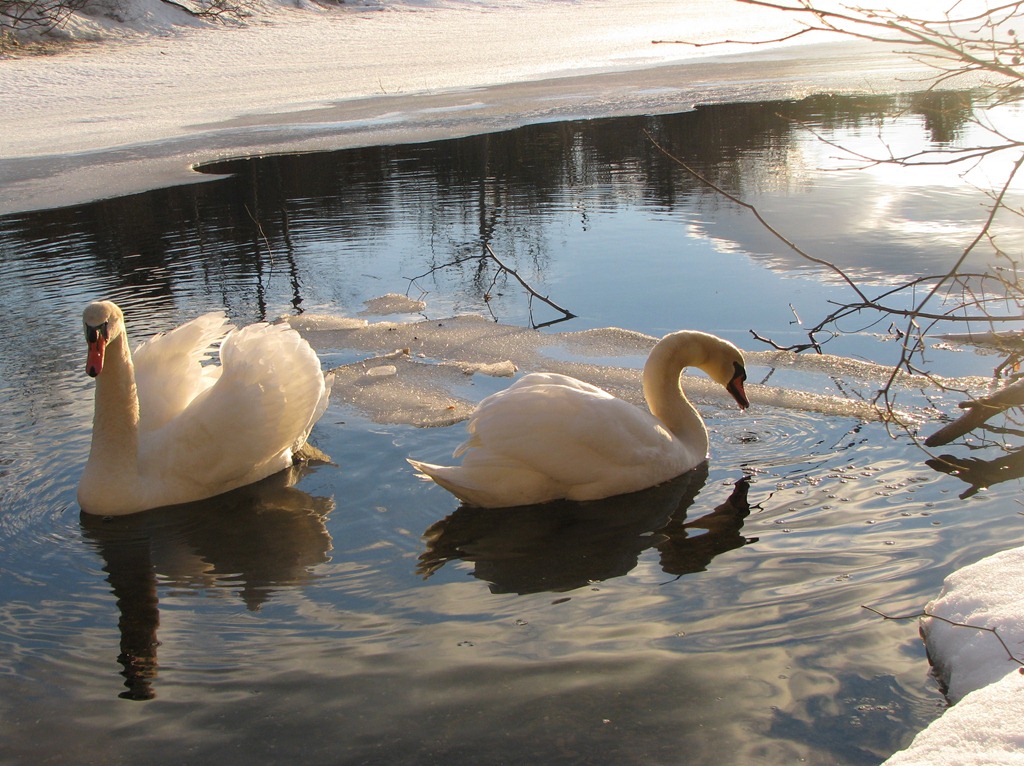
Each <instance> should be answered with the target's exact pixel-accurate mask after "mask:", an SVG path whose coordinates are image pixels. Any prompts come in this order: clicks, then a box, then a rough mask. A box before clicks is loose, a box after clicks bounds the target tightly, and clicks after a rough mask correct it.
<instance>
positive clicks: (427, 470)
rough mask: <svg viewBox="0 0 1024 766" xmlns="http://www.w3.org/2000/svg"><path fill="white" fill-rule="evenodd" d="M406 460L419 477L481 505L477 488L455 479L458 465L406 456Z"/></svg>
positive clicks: (469, 501) (460, 497) (458, 496)
mask: <svg viewBox="0 0 1024 766" xmlns="http://www.w3.org/2000/svg"><path fill="white" fill-rule="evenodd" d="M406 460H407V461H409V465H411V466H412V467H413V468H415V469H416V470H417V471H418V472H419V474H418V475H419V477H420V478H421V479H424V480H427V481H432V482H434V483H435V484H437V485H438V486H439V487H442V488H444V489H446V490H448V491H449V492H451V493H452V494H453V495H455V497H457V498H459V499H460V500H464V501H465V502H467V503H470V504H471V505H482V503H481V502H479V498H478V495H479V488H476V487H467V486H465V485H464V484H462V483H460V482H459V481H457V480H456V476H455V474H457V473H459V471H460V468H459V467H458V466H450V465H434V464H433V463H423V462H421V461H419V460H413V459H412V458H406Z"/></svg>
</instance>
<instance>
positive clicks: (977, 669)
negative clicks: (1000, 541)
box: [886, 548, 1024, 766]
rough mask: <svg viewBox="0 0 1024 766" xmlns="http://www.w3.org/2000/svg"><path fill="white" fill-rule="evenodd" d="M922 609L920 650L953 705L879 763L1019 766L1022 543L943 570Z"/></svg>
mask: <svg viewBox="0 0 1024 766" xmlns="http://www.w3.org/2000/svg"><path fill="white" fill-rule="evenodd" d="M926 612H927V613H928V614H930V615H934V616H933V617H930V618H925V619H924V620H922V633H923V634H924V637H925V643H926V645H927V647H928V654H929V656H930V657H931V659H932V663H933V665H934V667H935V671H936V673H937V674H938V676H939V678H940V680H941V681H942V682H943V684H945V685H946V686H947V688H948V695H947V696H948V697H949V700H950V702H953V703H955V704H954V705H953V707H951V708H950V709H949V710H947V711H946V712H945V713H944V714H943V715H942V716H941V717H940V718H938V719H937V720H936V721H935V722H934V723H932V724H931V725H930V726H929V727H928V728H926V729H925V730H924V731H922V732H921V733H920V734H918V735H917V737H915V738H914V741H913V743H912V744H911V746H910V747H909V748H907V749H906V750H904V751H901V752H899V753H896V754H895V755H893V756H892V757H891V758H890V759H889V760H888V761H886V765H887V766H937V765H939V764H958V765H959V766H1001V765H1003V764H1005V765H1006V766H1011V764H1013V765H1016V766H1021V764H1024V723H1022V722H1024V674H1022V673H1021V670H1022V661H1024V548H1015V549H1012V550H1008V551H1003V552H1002V553H997V554H995V555H994V556H990V557H988V558H986V559H982V560H981V561H979V562H977V563H975V564H971V565H969V566H966V567H964V568H963V569H960V570H959V571H957V572H954V573H953V574H951V575H949V577H947V578H946V581H945V583H944V585H943V588H942V593H941V594H940V595H939V597H938V598H937V599H935V600H934V601H932V602H931V603H930V604H928V607H927V609H926ZM940 618H941V619H940ZM993 629H994V630H995V631H996V632H995V633H993V632H992V631H993ZM1000 639H1001V641H1000Z"/></svg>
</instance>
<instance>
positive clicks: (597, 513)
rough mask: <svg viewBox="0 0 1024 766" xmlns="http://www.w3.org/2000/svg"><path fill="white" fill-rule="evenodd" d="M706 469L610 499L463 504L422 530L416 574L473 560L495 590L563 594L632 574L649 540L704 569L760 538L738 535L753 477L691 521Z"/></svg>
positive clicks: (673, 567) (678, 561)
mask: <svg viewBox="0 0 1024 766" xmlns="http://www.w3.org/2000/svg"><path fill="white" fill-rule="evenodd" d="M707 477H708V468H707V464H706V463H704V464H702V465H700V466H698V467H697V468H695V469H693V470H692V471H689V472H687V473H685V474H683V475H682V476H679V477H678V478H676V479H673V480H672V481H669V482H666V483H664V484H660V485H658V486H656V487H652V488H650V489H646V490H643V491H641V492H634V493H631V494H628V495H619V496H616V497H610V498H607V499H605V500H597V501H592V502H587V503H574V502H570V501H558V502H553V503H546V504H544V505H533V506H521V507H519V508H503V509H485V508H475V507H470V506H462V507H460V508H459V509H458V510H457V511H455V513H453V514H452V515H450V516H448V517H447V518H445V519H442V520H441V521H439V522H437V523H435V524H434V525H432V526H431V527H430V528H429V529H427V531H426V532H424V535H423V536H424V539H425V541H426V551H425V552H424V553H423V554H422V555H421V556H420V558H419V566H418V568H417V572H418V573H419V574H420V575H422V576H423V577H424V578H428V577H430V576H431V575H432V574H434V573H435V572H436V571H437V570H439V569H440V568H441V567H443V566H444V565H445V564H446V563H447V562H449V561H454V560H458V559H461V560H463V561H468V562H471V563H472V564H473V565H474V570H473V575H474V576H475V577H477V578H478V579H481V580H484V581H485V582H487V583H488V584H489V587H490V590H491V592H492V593H518V594H526V593H540V592H545V591H550V592H564V591H570V590H574V589H576V588H581V587H583V586H585V585H588V584H591V583H594V582H599V581H602V580H608V579H610V578H613V577H620V576H622V575H625V574H627V573H629V572H630V571H631V570H632V569H633V568H634V567H636V565H637V563H638V561H639V557H640V554H641V553H642V552H643V551H645V550H647V549H648V548H655V549H657V550H658V552H659V553H660V557H661V567H662V569H663V570H664V571H665V572H666V573H668V574H670V575H675V576H682V575H685V574H690V573H692V572H702V571H704V570H705V569H707V567H708V565H709V564H710V563H711V560H712V559H713V558H714V557H715V556H717V555H719V554H720V553H725V552H726V551H731V550H734V549H736V548H739V547H741V546H743V545H746V544H747V543H750V542H756V538H747V537H743V535H742V534H740V531H741V529H742V527H743V521H744V519H745V518H746V517H747V516H748V515H749V513H750V505H749V503H748V500H747V492H748V489H749V482H748V480H747V479H746V478H744V479H741V480H740V481H737V482H736V484H735V486H734V488H733V491H732V494H731V495H730V497H729V499H728V500H726V501H725V502H724V503H722V504H721V505H720V506H718V507H717V508H715V509H714V511H712V512H711V513H709V514H707V515H705V516H703V517H701V518H699V519H697V520H695V521H691V522H687V521H686V512H687V510H688V509H689V508H690V506H691V505H692V504H693V502H694V500H695V499H696V497H697V494H698V493H699V492H700V491H701V489H703V487H704V484H705V482H706V481H707Z"/></svg>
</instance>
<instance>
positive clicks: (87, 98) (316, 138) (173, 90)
mask: <svg viewBox="0 0 1024 766" xmlns="http://www.w3.org/2000/svg"><path fill="white" fill-rule="evenodd" d="M270 1H271V0H268V2H270ZM727 6H728V7H730V8H732V3H730V2H728V0H692V1H691V2H686V3H679V2H674V0H639V1H638V2H622V0H594V2H587V3H575V2H556V1H554V0H521V1H520V2H516V3H486V2H470V1H469V0H465V1H464V2H442V1H441V0H437V1H436V2H430V3H426V4H421V5H413V4H401V3H395V4H389V5H388V6H387V7H386V8H384V9H369V8H368V7H367V6H362V5H357V6H354V7H349V6H340V7H337V6H335V7H332V8H323V7H319V6H307V7H304V8H301V9H297V8H295V7H294V6H291V7H286V6H285V5H284V4H283V3H282V4H280V5H276V4H268V5H267V6H266V10H265V11H263V12H261V15H259V16H258V17H254V19H253V20H251V21H250V22H249V23H247V24H245V25H241V26H239V25H225V24H210V23H205V24H203V25H202V26H198V27H197V26H196V23H197V22H196V20H195V19H192V18H191V17H188V16H185V15H184V14H180V13H179V14H178V16H177V17H175V16H172V15H169V12H168V8H169V6H167V5H166V4H164V3H161V2H160V0H135V1H134V2H133V3H132V4H130V5H129V6H128V7H129V8H131V9H133V13H132V15H131V16H130V17H129V18H127V19H126V20H125V21H126V23H125V24H123V25H120V26H117V27H116V28H114V29H113V30H112V24H111V22H110V20H109V19H97V18H95V17H88V18H82V17H76V18H75V19H74V20H73V21H72V22H70V23H69V27H68V30H69V34H72V35H75V36H78V37H83V38H89V37H103V38H104V39H106V40H108V41H109V42H106V43H104V44H102V45H86V46H82V47H77V48H72V49H71V50H69V51H67V52H64V53H61V54H59V55H53V56H37V57H25V58H20V59H8V60H0V113H2V114H3V115H4V118H3V128H4V129H3V131H2V136H0V214H3V213H10V212H16V211H23V210H31V209H39V208H45V207H55V206H61V205H68V204H73V203H78V202H84V201H88V200H91V199H97V198H101V197H109V196H118V195H122V194H127V193H131V192H138V191H143V190H147V189H152V188H159V187H160V186H164V185H170V184H174V183H187V182H194V181H196V180H199V177H198V176H197V175H196V174H195V173H193V172H192V171H191V168H192V167H193V166H194V165H196V164H200V163H204V162H210V161H214V160H218V159H224V158H227V157H237V156H244V155H253V154H261V153H273V152H288V151H314V150H327V149H340V148H346V147H352V146H367V145H376V144H382V143H383V144H387V143H405V142H414V141H425V140H432V139H438V138H449V137H454V136H460V135H470V134H473V133H482V132H490V131H495V130H502V129H507V128H511V127H515V126H518V125H523V124H528V123H538V122H544V121H552V120H560V119H568V118H573V117H600V116H615V115H624V114H645V113H666V112H672V111H683V110H686V109H689V108H691V107H692V105H693V104H695V103H711V102H725V101H747V100H763V99H770V98H788V97H800V96H804V95H807V94H809V93H812V92H822V91H825V90H831V91H837V92H838V91H843V92H852V91H859V92H862V91H871V90H875V91H886V92H891V91H892V90H894V89H912V88H918V87H920V79H919V78H917V77H914V76H911V75H910V71H913V70H914V69H915V67H914V66H913V65H912V64H910V63H909V62H908V61H907V60H906V59H904V58H900V57H897V56H895V55H894V54H891V53H890V52H888V51H886V50H883V49H878V48H869V47H867V46H865V45H862V44H858V43H851V42H848V41H845V42H844V41H839V42H821V40H820V39H819V41H818V43H817V44H815V45H806V44H801V45H776V46H769V47H764V48H762V47H757V48H750V47H749V46H732V47H729V46H725V47H711V48H699V49H695V48H692V47H689V46H684V45H654V44H652V42H651V41H652V40H654V39H666V40H676V39H686V40H713V39H726V38H738V39H771V38H773V37H777V36H780V35H782V34H785V33H786V32H789V31H792V29H793V28H794V27H793V25H794V21H793V19H791V18H789V17H787V16H785V15H783V14H778V13H769V12H766V11H760V12H759V11H757V10H756V9H753V8H750V7H744V8H743V13H742V14H737V13H735V12H725V10H724V9H725V8H726V7H727ZM132 29H139V30H142V33H136V34H131V33H130V30H132ZM126 30H129V31H126ZM115 31H116V34H115ZM729 54H732V55H731V56H730V55H729ZM917 71H918V72H919V70H917Z"/></svg>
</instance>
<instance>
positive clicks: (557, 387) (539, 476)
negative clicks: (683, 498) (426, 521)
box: [416, 375, 705, 506]
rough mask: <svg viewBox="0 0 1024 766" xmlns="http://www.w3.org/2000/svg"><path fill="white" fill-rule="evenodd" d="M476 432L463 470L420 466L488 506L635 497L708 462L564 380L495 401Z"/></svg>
mask: <svg viewBox="0 0 1024 766" xmlns="http://www.w3.org/2000/svg"><path fill="white" fill-rule="evenodd" d="M468 428H469V431H470V433H471V436H470V438H469V440H468V441H467V442H466V443H465V444H464V445H463V446H462V447H460V449H459V451H458V453H457V454H459V453H462V454H463V455H464V458H463V463H462V465H461V466H455V467H452V468H450V469H444V470H443V472H441V471H439V470H438V469H437V467H435V466H426V465H424V464H416V465H417V467H418V468H420V469H421V470H423V471H425V472H426V473H427V474H428V475H430V476H431V477H432V478H433V479H434V480H435V481H437V482H438V483H439V484H441V485H442V486H445V487H446V488H447V489H449V490H450V491H452V492H454V493H455V494H456V495H459V496H460V497H462V498H463V499H466V500H468V501H469V502H474V503H476V504H479V505H491V506H494V505H516V504H520V503H530V502H543V501H545V500H550V499H556V498H559V497H568V498H570V499H577V500H584V499H594V498H597V497H607V496H609V495H615V494H621V493H624V492H632V491H635V490H637V489H643V488H645V487H649V486H653V485H654V484H658V483H661V482H663V481H667V480H668V479H670V478H673V477H674V476H677V475H679V474H680V473H683V472H684V471H686V470H689V469H690V468H692V467H694V466H695V465H697V464H698V463H700V462H701V461H702V460H703V459H704V457H705V456H704V455H703V454H698V453H699V452H700V450H694V449H692V448H690V447H688V445H686V444H685V443H684V442H682V441H680V440H679V439H677V438H675V437H673V435H672V434H670V433H669V432H668V431H667V430H666V429H665V428H664V426H662V425H661V423H660V422H658V420H657V419H655V418H654V417H653V416H652V415H651V414H650V413H648V412H646V411H644V410H641V409H639V408H638V407H634V406H633V405H631V404H629V403H628V402H624V401H622V400H621V399H617V398H615V397H613V396H612V395H611V394H609V393H607V392H606V391H603V390H601V389H599V388H596V387H594V386H591V385H589V384H586V383H582V382H581V381H578V380H575V379H574V378H566V377H565V376H561V375H528V376H526V377H525V378H523V379H522V380H520V381H518V382H517V383H516V384H515V385H513V386H511V387H509V388H508V389H506V390H505V391H502V392H500V393H498V394H495V395H493V396H490V397H488V398H487V399H485V400H484V401H483V402H481V403H480V407H479V408H478V409H477V411H476V413H475V414H474V416H473V418H472V419H471V420H470V422H469V424H468ZM456 488H458V489H456ZM460 490H461V491H460Z"/></svg>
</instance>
